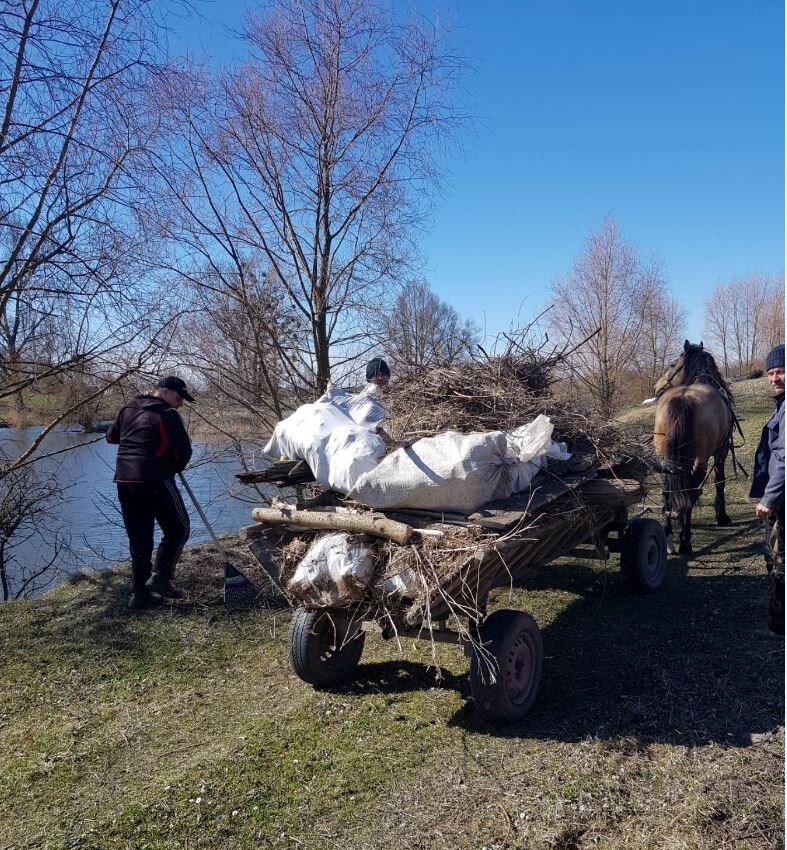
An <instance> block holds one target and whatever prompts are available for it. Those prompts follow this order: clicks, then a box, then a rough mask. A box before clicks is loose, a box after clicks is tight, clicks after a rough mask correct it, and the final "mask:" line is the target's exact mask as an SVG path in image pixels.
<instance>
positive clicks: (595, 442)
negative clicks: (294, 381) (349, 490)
mask: <svg viewBox="0 0 787 850" xmlns="http://www.w3.org/2000/svg"><path fill="white" fill-rule="evenodd" d="M561 359H562V355H555V354H550V355H547V356H545V355H543V354H542V353H541V352H540V351H538V350H535V349H525V348H521V347H520V348H519V349H512V348H509V349H508V350H506V351H505V352H504V353H503V354H501V355H487V354H486V353H482V354H481V355H480V356H477V357H475V358H474V359H472V360H470V361H469V362H467V363H462V364H461V365H456V366H446V367H438V368H430V369H428V370H424V371H422V372H420V373H419V374H413V375H411V376H409V377H407V378H403V379H401V380H397V381H394V382H392V383H391V384H390V386H389V389H388V391H387V393H386V399H385V405H386V410H387V411H388V418H387V420H386V425H385V427H386V430H387V432H388V433H389V434H390V436H391V438H392V439H393V440H395V441H396V442H398V443H411V442H413V441H414V440H417V439H419V438H421V437H429V436H433V435H435V434H438V433H440V432H441V431H448V430H451V431H459V432H462V433H469V432H471V431H497V430H500V431H508V430H511V429H513V428H516V427H517V426H520V425H523V424H525V423H527V422H531V421H532V420H533V419H535V418H536V416H538V415H539V414H541V413H543V414H545V415H546V416H549V418H550V419H551V421H552V423H553V425H554V426H555V434H554V439H556V440H560V441H563V442H566V443H568V445H569V448H570V449H572V450H573V449H578V448H582V449H585V448H593V449H594V450H595V451H596V453H597V455H598V457H599V460H600V461H602V462H604V461H606V460H607V459H608V458H610V457H615V458H620V457H626V456H641V454H642V439H641V437H640V436H638V435H632V434H631V433H630V432H629V431H626V430H624V429H622V428H621V427H619V426H618V425H616V424H615V423H611V422H609V421H606V420H603V419H601V418H600V417H598V416H595V415H594V414H593V413H592V412H590V411H589V410H588V405H587V402H586V401H583V400H581V399H579V398H573V397H572V396H571V395H568V394H566V393H557V392H555V391H554V390H555V384H556V376H555V367H556V366H557V364H558V363H559V362H560V361H561Z"/></svg>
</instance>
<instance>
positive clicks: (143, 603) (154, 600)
mask: <svg viewBox="0 0 787 850" xmlns="http://www.w3.org/2000/svg"><path fill="white" fill-rule="evenodd" d="M157 605H161V596H159V595H158V594H157V593H151V592H150V590H148V588H147V587H146V588H145V589H144V590H135V591H133V593H132V594H131V596H129V598H128V607H129V610H130V611H144V610H145V609H146V608H155V607H156V606H157Z"/></svg>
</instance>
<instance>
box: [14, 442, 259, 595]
mask: <svg viewBox="0 0 787 850" xmlns="http://www.w3.org/2000/svg"><path fill="white" fill-rule="evenodd" d="M40 433H41V429H40V428H38V427H34V428H24V429H11V428H5V429H0V446H2V448H3V449H4V450H5V451H6V452H7V453H8V454H9V455H10V456H11V457H15V456H18V454H20V453H21V451H23V450H24V449H25V448H27V447H28V446H29V445H30V444H31V442H32V441H33V440H34V439H35V438H36V437H37V436H38V435H39V434H40ZM61 449H69V451H66V452H64V453H62V454H59V455H56V456H55V457H50V458H45V459H42V460H41V461H39V462H38V463H37V464H36V468H38V469H40V470H41V471H42V472H47V473H49V472H54V473H55V474H56V475H57V478H58V481H59V482H60V485H61V486H62V487H63V488H64V493H63V500H62V502H60V503H59V505H58V506H57V509H56V512H55V519H54V520H47V523H46V527H45V528H39V529H37V531H36V533H35V534H33V535H32V536H31V537H30V538H29V539H27V540H23V541H18V542H17V544H16V545H15V546H14V547H13V548H12V550H11V559H12V560H11V562H10V565H9V566H10V570H9V572H10V575H11V578H12V585H13V584H14V581H16V582H17V586H18V580H19V579H20V577H21V575H23V574H25V573H29V571H30V570H33V569H36V568H37V567H38V566H40V565H43V564H46V563H48V562H49V561H50V560H51V559H52V557H53V555H54V553H55V552H56V551H59V554H58V556H57V559H56V562H55V564H54V565H53V569H52V571H50V573H49V576H50V577H51V576H52V575H56V579H55V582H54V583H57V581H62V580H63V579H64V578H65V577H66V576H67V575H68V574H69V573H72V572H74V571H77V570H80V569H82V568H84V567H91V568H95V569H101V568H105V567H106V566H107V565H108V564H112V563H115V562H117V561H124V560H127V559H128V538H127V537H126V533H125V530H124V528H123V521H122V518H121V516H120V510H119V507H118V504H117V489H116V485H115V484H113V483H112V477H113V475H114V471H115V455H116V454H117V446H112V445H110V444H109V443H107V442H106V440H105V439H104V438H103V436H102V435H96V434H85V433H82V432H70V431H56V432H52V433H51V434H49V435H47V437H46V439H45V440H44V442H43V444H42V445H41V447H39V449H38V452H37V454H44V453H50V452H55V451H59V450H61ZM240 471H242V470H241V464H240V461H239V459H238V456H237V454H236V453H235V452H234V451H233V449H232V446H230V445H229V444H227V445H221V444H218V445H217V444H215V443H211V444H206V443H196V442H195V443H194V455H193V457H192V461H191V464H190V465H189V468H188V470H186V473H185V475H186V478H187V480H188V482H189V484H190V485H191V489H192V490H193V491H194V495H195V496H196V497H197V501H198V502H199V503H200V505H201V506H202V508H203V510H204V511H205V514H206V515H207V517H208V520H209V521H210V523H211V525H212V527H213V530H214V531H215V532H216V533H217V534H221V533H223V532H231V531H237V530H238V529H239V528H240V527H241V526H243V525H249V524H250V523H251V522H252V519H251V509H252V507H253V506H255V505H259V504H260V500H259V498H255V495H256V494H255V491H254V488H253V487H249V486H244V485H241V484H239V483H238V482H237V480H236V479H235V474H236V473H237V472H240ZM181 494H182V495H183V500H184V502H185V503H186V507H187V509H188V511H189V516H190V518H191V537H190V539H189V542H190V543H200V542H203V541H205V540H208V539H209V536H208V533H207V531H206V530H205V528H204V526H203V523H202V520H201V519H200V517H199V514H198V513H197V512H196V511H195V510H194V507H193V505H192V504H191V503H190V501H189V498H188V494H187V493H185V492H184V490H183V488H182V486H181ZM156 541H158V529H157V536H156ZM64 543H65V544H66V545H63V544H64ZM37 584H38V585H39V589H40V585H41V584H42V582H37ZM49 586H51V585H49ZM12 590H13V587H12Z"/></svg>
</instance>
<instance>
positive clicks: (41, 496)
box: [0, 466, 69, 602]
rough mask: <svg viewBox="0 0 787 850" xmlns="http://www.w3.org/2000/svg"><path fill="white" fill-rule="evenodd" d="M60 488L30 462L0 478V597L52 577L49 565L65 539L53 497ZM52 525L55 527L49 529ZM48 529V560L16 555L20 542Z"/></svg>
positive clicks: (20, 593)
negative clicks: (59, 526) (59, 525)
mask: <svg viewBox="0 0 787 850" xmlns="http://www.w3.org/2000/svg"><path fill="white" fill-rule="evenodd" d="M61 495H62V488H61V487H60V485H59V484H58V483H57V480H56V478H54V477H53V476H48V475H47V476H43V475H40V474H39V472H38V470H36V469H35V468H34V467H32V466H28V467H25V468H24V469H17V470H15V471H13V472H10V473H9V474H7V475H5V476H4V477H3V478H2V479H0V593H1V594H2V597H1V598H2V601H3V602H8V600H9V599H21V598H24V597H25V596H27V595H29V594H31V593H34V592H40V591H41V590H43V589H44V588H45V587H47V586H48V585H49V584H51V583H52V582H53V581H54V580H55V579H56V578H57V573H56V571H54V570H53V569H52V568H53V566H54V565H55V564H56V562H57V560H58V558H59V556H60V555H61V554H62V552H63V550H64V549H65V548H66V547H67V545H68V543H69V541H68V538H67V535H66V534H65V533H64V532H63V531H58V530H56V529H57V526H58V523H57V517H56V514H57V511H56V508H57V500H58V499H59V498H60V497H61ZM53 529H55V530H53ZM44 530H46V532H47V533H48V556H47V557H48V560H42V561H40V562H38V561H36V560H35V558H34V559H32V561H31V559H30V558H29V557H28V558H24V559H19V558H18V557H17V556H16V553H17V551H18V550H19V548H20V547H21V546H23V545H24V544H26V543H28V542H29V541H30V540H31V539H33V538H36V539H39V538H41V535H42V532H43V531H44Z"/></svg>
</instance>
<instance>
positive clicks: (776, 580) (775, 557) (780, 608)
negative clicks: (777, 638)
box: [762, 505, 784, 635]
mask: <svg viewBox="0 0 787 850" xmlns="http://www.w3.org/2000/svg"><path fill="white" fill-rule="evenodd" d="M762 529H763V532H764V534H765V567H766V569H767V570H768V617H769V626H770V628H771V630H772V631H774V632H778V633H779V634H782V635H783V634H784V505H782V506H781V508H780V510H777V511H773V512H771V514H770V515H769V516H768V517H767V518H766V519H764V520H763V521H762Z"/></svg>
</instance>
